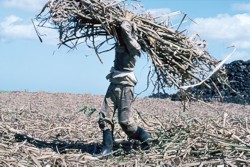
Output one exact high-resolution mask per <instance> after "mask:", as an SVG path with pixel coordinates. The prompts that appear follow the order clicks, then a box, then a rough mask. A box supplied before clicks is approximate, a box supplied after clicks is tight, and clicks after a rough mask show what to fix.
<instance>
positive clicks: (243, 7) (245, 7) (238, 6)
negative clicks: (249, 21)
mask: <svg viewBox="0 0 250 167" xmlns="http://www.w3.org/2000/svg"><path fill="white" fill-rule="evenodd" d="M232 9H234V10H242V11H249V12H250V3H245V4H244V3H238V4H233V5H232Z"/></svg>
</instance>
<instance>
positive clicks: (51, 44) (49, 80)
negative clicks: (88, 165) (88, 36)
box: [0, 0, 250, 96]
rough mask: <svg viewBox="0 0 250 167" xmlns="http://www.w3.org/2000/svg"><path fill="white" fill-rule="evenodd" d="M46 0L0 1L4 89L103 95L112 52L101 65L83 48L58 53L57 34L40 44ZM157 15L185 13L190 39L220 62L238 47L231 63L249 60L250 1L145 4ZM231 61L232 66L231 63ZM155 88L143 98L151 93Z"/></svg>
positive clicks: (141, 71) (141, 66)
mask: <svg viewBox="0 0 250 167" xmlns="http://www.w3.org/2000/svg"><path fill="white" fill-rule="evenodd" d="M46 1H47V0H1V1H0V9H1V10H0V49H1V50H0V90H6V91H14V90H20V91H24V90H26V91H48V92H71V93H81V94H97V95H104V94H105V93H106V89H107V87H108V85H109V82H108V81H107V80H106V79H105V76H106V75H107V74H108V72H109V70H110V67H111V66H112V65H113V58H114V53H113V51H111V52H109V53H106V54H103V55H102V57H101V58H102V60H103V62H104V64H101V63H100V62H99V61H98V59H97V57H96V56H95V53H94V51H92V50H90V49H88V48H87V47H85V46H84V45H82V46H80V47H78V50H74V51H69V50H68V48H65V47H63V48H60V49H57V45H56V44H57V42H58V40H57V33H56V32H54V31H52V30H50V29H44V30H41V32H42V33H43V34H46V35H47V36H44V37H43V40H44V42H43V43H40V42H39V40H38V38H37V36H36V34H35V31H34V29H33V26H32V23H31V19H32V18H34V17H35V15H36V14H37V13H38V12H39V10H40V9H41V8H42V5H43V4H44V3H45V2H46ZM141 4H142V5H143V6H144V8H145V9H146V10H148V11H149V12H151V13H152V14H154V15H160V14H166V13H169V12H175V11H179V10H180V11H182V12H184V13H186V14H188V16H189V17H191V18H192V19H193V20H195V22H196V23H197V24H193V23H191V22H188V23H184V24H183V25H182V28H183V29H184V28H187V29H188V34H192V33H194V32H195V33H198V34H199V35H200V36H201V38H202V39H204V40H206V41H207V43H208V47H209V51H210V53H211V54H212V55H214V57H216V58H217V59H219V60H221V59H223V58H224V57H225V56H226V55H227V54H228V53H230V52H231V51H232V50H230V49H226V47H227V46H231V45H235V46H236V47H237V51H236V53H235V54H234V56H233V57H232V58H231V60H230V61H233V60H237V59H242V60H249V59H250V54H249V53H250V49H249V48H250V40H249V39H250V28H249V27H250V2H249V1H248V0H240V1H239V0H226V1H225V0H154V1H153V0H141ZM230 61H229V62H230ZM150 65H151V64H150V62H147V61H146V58H145V57H143V56H142V58H140V59H138V62H137V66H136V76H137V79H138V81H139V82H138V84H137V86H136V89H135V90H136V93H140V92H141V91H143V90H144V89H145V88H146V86H147V82H146V76H147V72H148V69H149V68H150ZM151 91H152V87H150V88H149V89H148V90H147V91H146V92H144V93H143V94H142V95H141V96H148V95H150V94H151Z"/></svg>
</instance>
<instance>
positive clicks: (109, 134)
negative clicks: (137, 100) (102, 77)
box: [94, 85, 116, 156]
mask: <svg viewBox="0 0 250 167" xmlns="http://www.w3.org/2000/svg"><path fill="white" fill-rule="evenodd" d="M115 99H116V98H115V95H114V86H113V85H110V86H109V88H108V91H107V93H106V95H105V98H104V101H103V105H102V108H101V112H100V113H99V116H100V118H99V121H98V123H99V127H100V129H101V130H102V132H103V147H102V151H101V152H100V153H99V154H95V155H94V156H105V155H108V154H110V153H111V152H112V149H113V128H114V124H113V116H114V112H115V109H116V106H115Z"/></svg>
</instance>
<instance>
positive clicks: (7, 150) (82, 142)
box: [0, 92, 250, 167]
mask: <svg viewBox="0 0 250 167" xmlns="http://www.w3.org/2000/svg"><path fill="white" fill-rule="evenodd" d="M102 100H103V96H94V95H82V94H69V93H45V92H37V93H30V92H3V93H0V166H3V167H7V166H47V167H49V166H118V165H120V166H157V165H158V166H199V165H201V166H217V165H219V164H221V165H222V164H224V165H226V166H234V165H237V166H248V165H249V164H250V161H249V160H248V159H250V142H249V141H250V131H249V129H248V127H249V118H250V105H248V106H243V105H237V104H230V103H227V104H222V103H206V104H204V103H201V102H192V103H190V104H189V105H188V108H187V111H186V112H183V109H182V104H181V103H180V102H173V101H170V100H169V99H165V100H163V99H149V98H143V99H137V100H136V101H135V103H134V104H133V109H134V111H135V114H134V117H135V120H136V122H137V123H138V124H139V125H140V126H142V127H144V128H145V129H146V130H147V131H148V132H150V134H151V136H152V148H151V150H150V151H147V152H143V151H140V149H139V148H138V147H139V145H138V142H136V141H131V142H128V141H127V138H126V136H125V134H124V133H123V132H122V131H121V129H120V128H119V126H118V125H117V126H116V131H115V134H114V136H115V139H116V141H117V144H116V146H115V148H114V152H115V153H114V156H113V157H111V158H102V159H97V158H94V157H92V154H93V152H98V151H99V150H100V147H101V141H102V135H101V132H100V130H99V128H98V124H97V119H98V112H97V111H96V112H94V113H93V114H92V115H90V116H88V112H91V111H94V109H97V110H98V109H100V107H101V104H102ZM136 111H138V112H136ZM138 113H140V115H141V117H140V116H139V114H138ZM131 145H132V146H131ZM134 147H136V148H134ZM131 148H133V149H131Z"/></svg>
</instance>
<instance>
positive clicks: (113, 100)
mask: <svg viewBox="0 0 250 167" xmlns="http://www.w3.org/2000/svg"><path fill="white" fill-rule="evenodd" d="M133 98H134V87H133V86H126V85H118V84H112V83H111V84H110V86H109V88H108V90H107V93H106V95H105V98H104V101H103V104H102V108H101V111H100V119H103V120H104V123H105V126H104V128H103V129H102V130H107V129H110V130H113V128H114V121H113V117H114V115H115V111H116V109H118V122H119V124H120V126H121V128H122V129H123V131H124V132H125V133H126V134H127V135H128V136H129V137H130V136H132V135H133V134H134V133H135V132H136V130H137V128H138V126H137V125H136V124H135V122H134V119H133V118H132V111H131V104H132V101H133Z"/></svg>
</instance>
